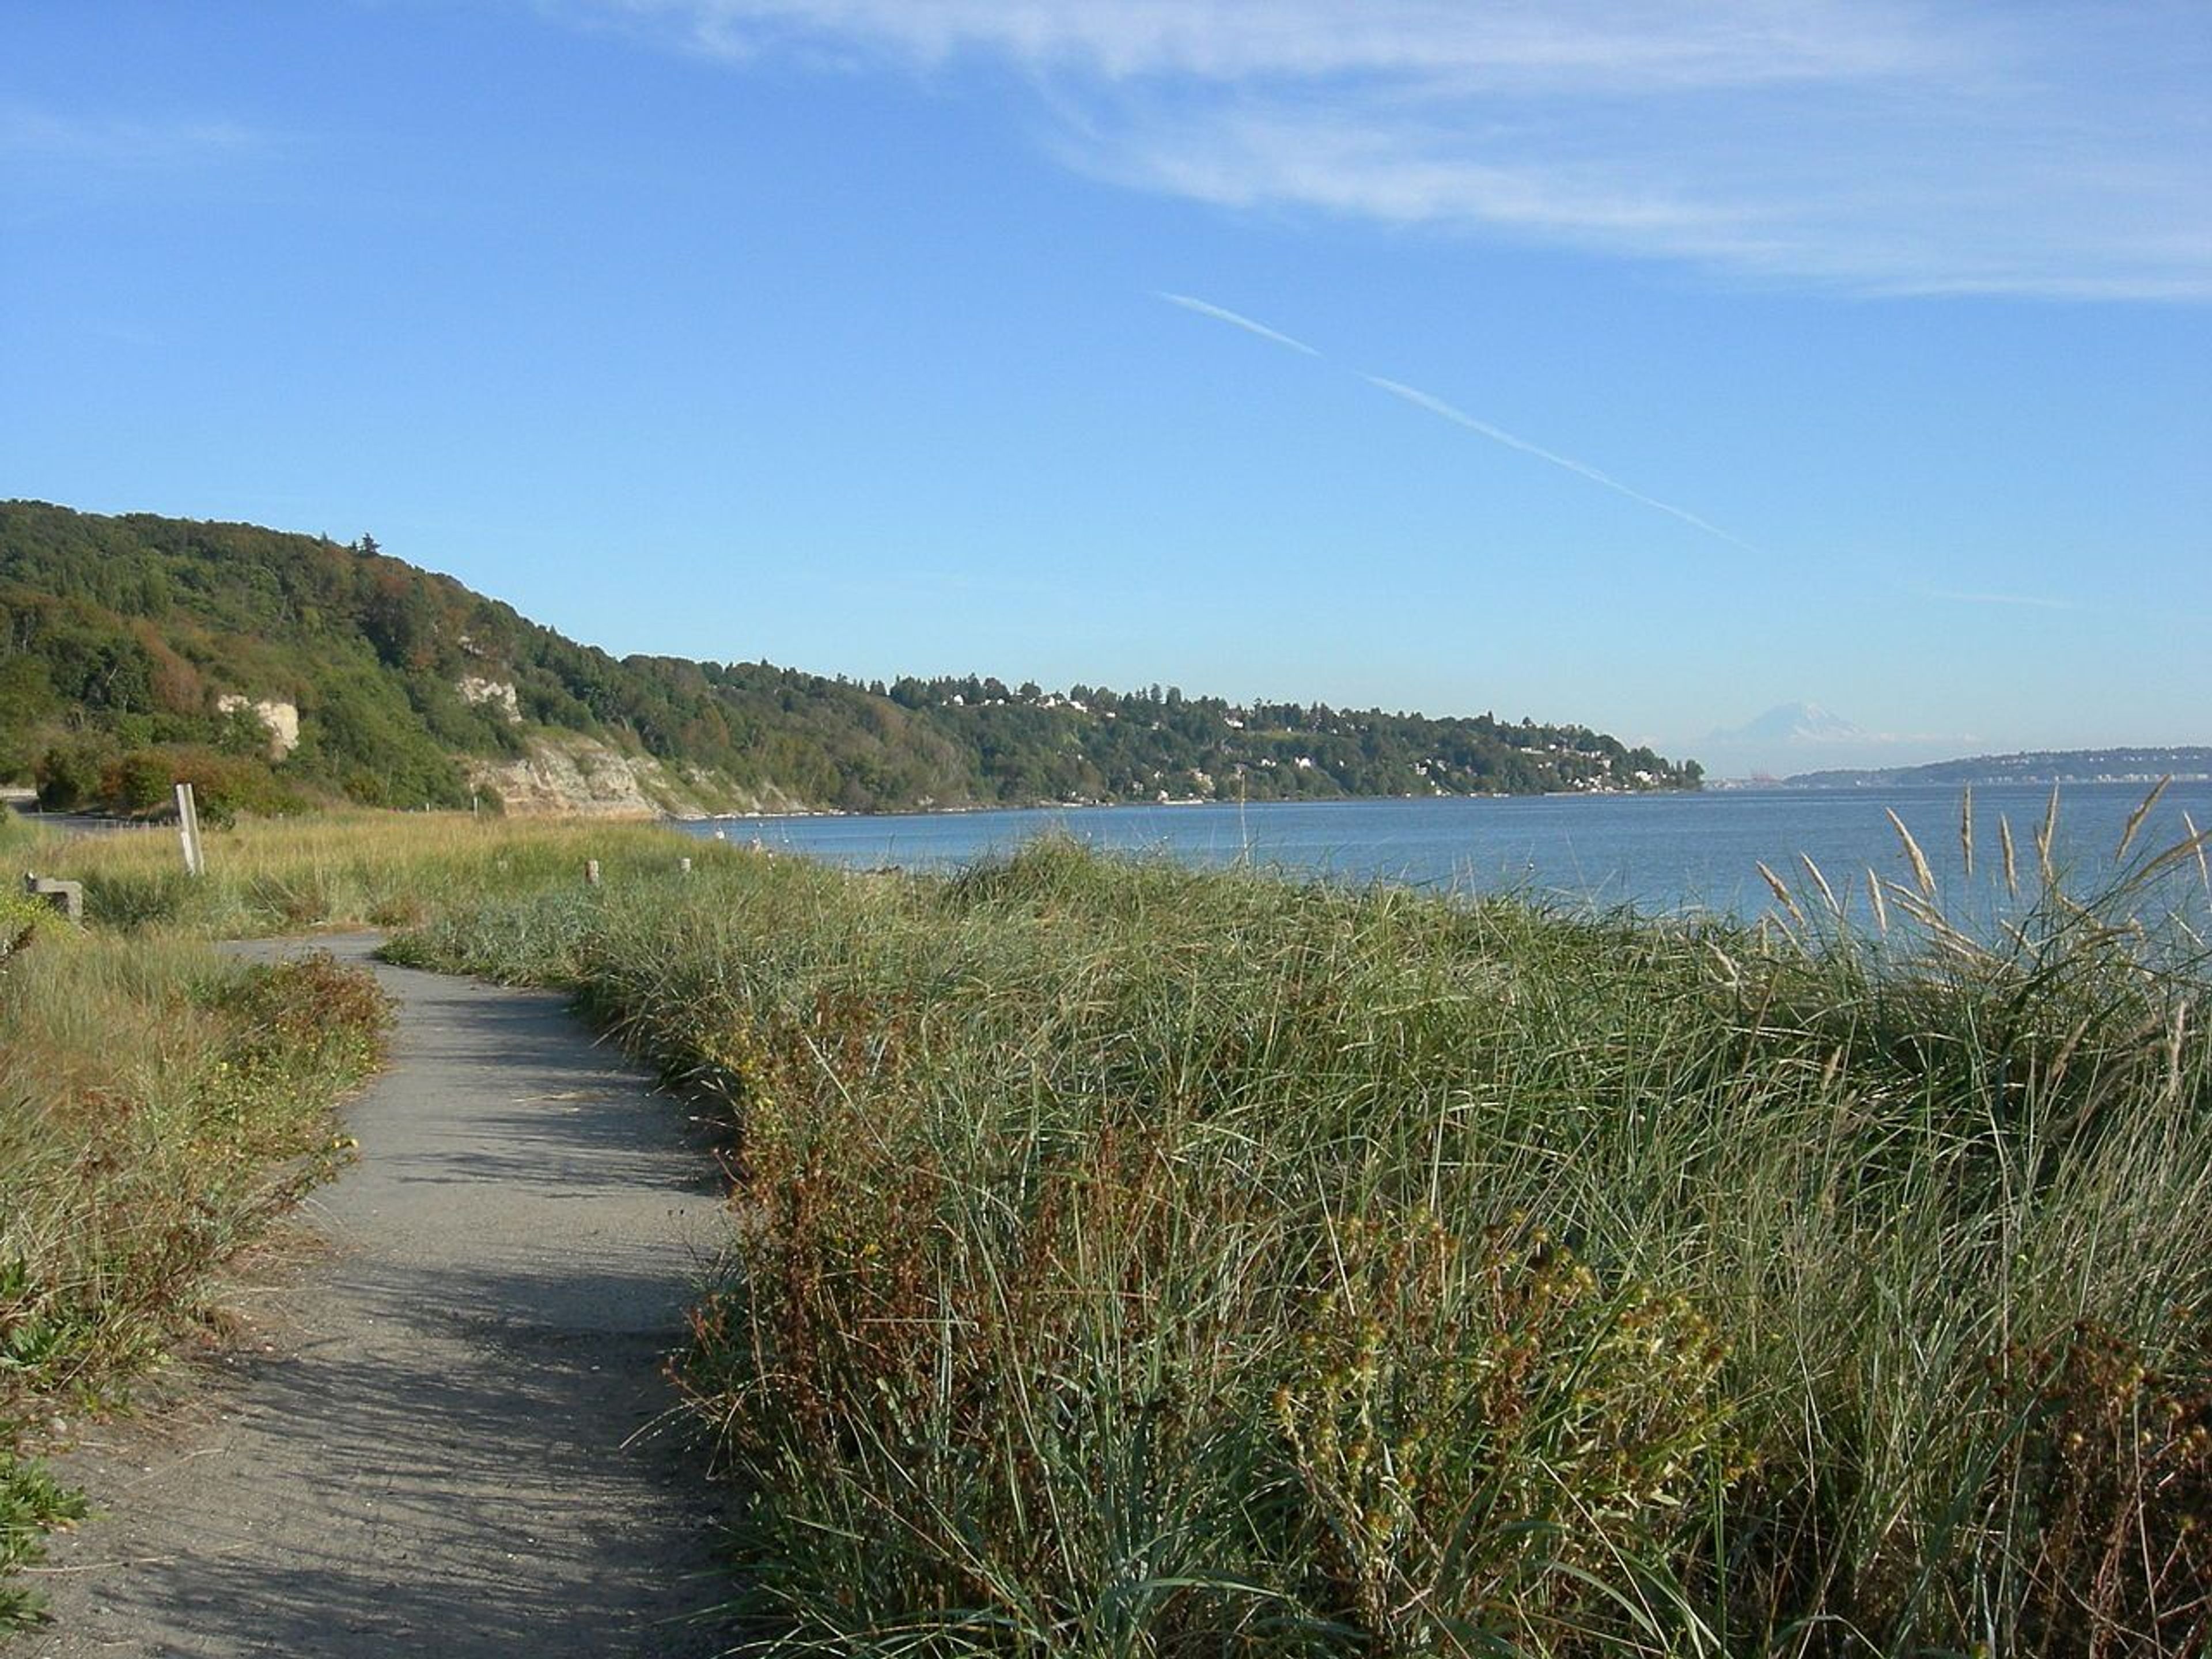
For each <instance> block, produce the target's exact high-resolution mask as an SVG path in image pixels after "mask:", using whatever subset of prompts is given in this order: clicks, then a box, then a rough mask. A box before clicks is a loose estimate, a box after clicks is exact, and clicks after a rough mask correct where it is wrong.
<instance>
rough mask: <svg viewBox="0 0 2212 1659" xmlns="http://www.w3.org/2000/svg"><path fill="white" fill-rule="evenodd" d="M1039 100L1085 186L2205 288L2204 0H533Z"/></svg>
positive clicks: (2013, 285)
mask: <svg viewBox="0 0 2212 1659" xmlns="http://www.w3.org/2000/svg"><path fill="white" fill-rule="evenodd" d="M550 3H555V4H558V5H560V6H562V7H564V8H566V9H568V10H569V11H570V12H571V13H572V14H577V15H589V16H592V17H595V18H599V19H603V20H604V19H607V18H614V19H617V20H620V21H624V22H626V23H629V24H630V25H632V26H635V27H645V28H649V29H653V30H657V31H659V32H661V33H665V34H667V35H669V36H671V38H673V39H676V40H680V41H681V42H683V43H684V45H686V46H689V47H690V48H691V49H694V50H697V51H700V52H708V53H712V54H715V55H720V56H723V57H726V58H732V59H738V60H755V59H758V58H763V57H765V56H768V55H771V54H774V53H775V52H781V51H790V50H794V49H795V50H799V51H803V52H808V53H810V54H811V55H814V56H816V57H820V56H823V55H825V54H826V55H829V56H831V57H834V58H836V59H838V60H840V61H843V62H846V63H857V64H867V63H873V64H879V65H891V66H898V67H907V68H913V69H921V70H940V69H942V68H944V67H945V66H947V65H951V64H965V63H976V64H1000V65H1003V66H1006V67H1009V68H1011V69H1013V70H1017V71H1018V72H1019V73H1021V74H1024V75H1025V76H1029V77H1030V78H1031V79H1032V81H1034V82H1036V83H1038V84H1039V85H1042V86H1046V87H1048V88H1049V91H1050V94H1051V96H1050V100H1049V101H1050V103H1051V104H1052V106H1053V107H1054V109H1055V111H1056V112H1060V114H1061V115H1062V116H1063V118H1064V121H1063V125H1061V127H1060V130H1059V133H1058V137H1057V141H1056V142H1057V143H1058V147H1059V149H1060V152H1061V154H1062V155H1063V156H1064V157H1065V159H1066V161H1068V162H1069V163H1070V164H1071V165H1072V166H1073V167H1078V168H1079V169H1081V170H1083V171H1084V172H1085V173H1090V174H1091V175H1093V176H1097V177H1099V178H1102V179H1109V180H1112V181H1114V182H1116V183H1119V184H1121V185H1127V186H1130V187H1134V188H1139V189H1146V190H1154V191H1165V192H1170V193H1174V194H1176V195H1181V196H1185V197H1195V198H1198V199H1200V200H1204V201H1208V202H1214V203H1218V204H1223V205H1225V206H1230V207H1265V208H1278V209H1279V208H1290V209H1293V210H1315V211H1322V212H1328V213H1331V214H1337V215H1345V216H1359V217H1364V218H1369V219H1374V220H1380V221H1386V222H1394V223H1408V224H1419V225H1425V226H1431V227H1434V228H1438V229H1442V230H1448V231H1454V232H1462V233H1472V234H1484V235H1491V236H1502V237H1509V238H1512V239H1515V240H1524V241H1534V242H1551V243H1564V244H1569V245H1572V246H1582V247H1589V248H1592V249H1595V250H1599V251H1603V252H1615V253H1620V254H1626V255H1629V256H1633V257H1642V258H1663V259H1669V260H1675V261H1681V262H1686V263H1689V264H1695V265H1698V266H1700V267H1703V268H1705V269H1707V270H1712V271H1716V272H1721V273H1727V274H1730V275H1732V276H1739V277H1743V276H1748V277H1752V278H1755V279H1759V280H1763V281H1769V282H1777V283H1816V284H1820V285H1822V286H1826V287H1832V288H1837V289H1844V290H1848V291H1851V292H1857V293H1869V294H1895V293H1913V294H1935V293H1954V292H1955V293H2011V294H2021V295H2043V296H2052V297H2076V298H2105V299H2138V300H2141V299H2156V300H2187V301H2201V300H2204V299H2208V298H2212V124H2208V123H2207V121H2206V120H2205V118H2204V117H2203V114H2202V106H2203V87H2204V85H2205V84H2207V82H2208V80H2212V30H2207V29H2206V28H2205V27H2203V14H2202V11H2201V9H2199V8H2197V6H2195V5H2193V4H2191V3H2188V0H2142V3H2138V4H2133V5H2130V6H2127V7H2112V6H2110V5H2106V4H2100V3H2094V0H2045V3H2035V4H2028V5H2022V6H2016V7H2010V8H1990V9H1966V8H1960V7H1955V6H1941V5H1936V4H1934V3H1929V0H1856V3H1851V0H1715V3H1712V4H1710V5H1703V6H1698V7H1674V6H1662V5H1656V4H1651V3H1644V0H1556V3H1552V4H1535V3H1499V4H1488V5H1476V4H1474V3H1462V0H1364V3H1362V4H1360V5H1358V6H1357V7H1354V6H1350V5H1346V4H1344V3H1342V0H550Z"/></svg>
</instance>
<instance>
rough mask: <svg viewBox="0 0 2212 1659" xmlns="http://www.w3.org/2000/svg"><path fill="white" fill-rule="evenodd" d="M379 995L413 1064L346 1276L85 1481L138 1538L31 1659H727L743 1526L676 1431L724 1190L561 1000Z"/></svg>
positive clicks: (353, 1122)
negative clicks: (429, 1658)
mask: <svg viewBox="0 0 2212 1659" xmlns="http://www.w3.org/2000/svg"><path fill="white" fill-rule="evenodd" d="M316 943H317V944H318V945H323V946H326V947H328V948H331V949H333V950H334V951H337V954H339V955H340V956H341V957H346V958H349V959H361V960H365V959H366V957H367V952H368V949H369V947H370V945H372V944H373V943H374V941H372V940H369V939H336V940H319V941H317V942H316ZM377 972H378V975H379V976H380V978H381V979H382V980H383V981H384V982H385V984H386V987H388V988H389V989H391V990H392V992H393V993H394V994H395V995H396V996H397V997H398V1000H399V1004H400V1008H401V1013H400V1024H399V1029H398V1033H397V1036H396V1038H395V1041H394V1043H393V1048H392V1062H393V1063H392V1068H391V1070H390V1071H389V1072H388V1073H386V1075H385V1076H384V1077H382V1078H381V1079H379V1080H378V1082H377V1083H376V1084H375V1085H374V1087H372V1088H371V1089H370V1090H369V1091H368V1092H367V1093H366V1094H364V1095H362V1097H360V1098H359V1099H358V1100H357V1101H356V1102H355V1103H353V1104H352V1106H351V1107H350V1108H349V1109H348V1111H347V1114H346V1115H347V1120H348V1124H349V1130H350V1132H351V1133H354V1134H355V1135H356V1136H357V1137H358V1138H359V1139H360V1141H361V1159H360V1162H359V1164H356V1166H355V1167H353V1168H352V1169H350V1170H348V1171H347V1172H346V1173H345V1174H344V1175H343V1176H342V1177H341V1178H340V1179H339V1180H337V1182H333V1183H332V1184H331V1185H330V1186H328V1187H326V1188H323V1189H322V1190H321V1191H320V1192H319V1193H318V1194H316V1195H315V1196H314V1197H313V1199H311V1200H310V1216H309V1220H310V1223H311V1225H312V1226H313V1230H314V1231H317V1232H318V1233H319V1234H320V1235H321V1236H322V1237H324V1238H325V1239H326V1240H327V1241H328V1249H327V1251H326V1252H325V1253H324V1254H323V1255H320V1256H319V1258H317V1259H314V1260H312V1261H309V1262H308V1263H307V1266H306V1267H304V1268H303V1269H302V1270H301V1271H298V1272H296V1273H293V1274H291V1275H290V1279H291V1282H289V1284H287V1285H283V1286H282V1287H279V1288H277V1289H275V1290H274V1291H271V1292H270V1294H269V1296H268V1297H266V1298H265V1305H264V1304H262V1303H259V1302H257V1304H255V1305H254V1306H253V1307H252V1309H251V1310H250V1326H251V1328H252V1340H251V1341H250V1343H248V1344H247V1345H246V1352H245V1353H244V1354H242V1355H239V1356H234V1357H233V1358H231V1359H230V1360H229V1361H228V1362H227V1365H226V1369H227V1370H228V1375H227V1376H219V1377H218V1378H217V1380H216V1382H215V1383H212V1384H211V1385H210V1387H209V1388H207V1389H204V1390H202V1391H200V1392H199V1394H198V1395H197V1398H196V1399H195V1401H193V1403H192V1405H191V1407H188V1409H187V1410H186V1412H185V1413H184V1416H183V1418H182V1419H181V1420H180V1421H178V1422H173V1423H172V1424H170V1425H168V1426H167V1428H165V1429H164V1430H162V1431H160V1432H159V1433H158V1435H157V1434H156V1433H155V1432H154V1431H149V1430H148V1429H147V1428H145V1427H143V1426H142V1425H127V1424H126V1425H120V1426H118V1427H115V1428H112V1429H105V1430H96V1431H94V1434H93V1436H92V1437H90V1438H89V1439H88V1443H87V1445H86V1446H85V1447H84V1449H82V1451H80V1452H79V1453H77V1454H76V1455H75V1456H74V1457H73V1458H72V1459H71V1460H70V1462H69V1464H68V1465H67V1466H66V1467H67V1468H69V1470H70V1474H72V1475H73V1476H74V1477H75V1478H76V1479H77V1480H81V1481H82V1482H84V1483H85V1484H87V1485H88V1486H91V1487H92V1488H93V1492H94V1501H95V1502H96V1503H98V1504H102V1505H104V1506H105V1507H106V1509H108V1510H110V1511H111V1514H110V1516H109V1517H108V1518H106V1519H102V1520H96V1521H94V1522H92V1523H91V1524H89V1525H88V1526H87V1527H85V1528H83V1529H82V1531H81V1532H79V1533H77V1534H74V1535H72V1536H68V1537H64V1538H60V1539H58V1540H56V1541H55V1544H54V1547H53V1549H52V1553H51V1556H50V1559H49V1562H48V1564H47V1565H48V1570H47V1571H45V1572H44V1573H42V1574H41V1577H42V1579H43V1581H44V1583H45V1584H46V1588H47V1589H48V1590H49V1592H50V1593H51V1595H52V1599H53V1604H54V1611H55V1613H56V1614H57V1616H58V1622H57V1623H56V1624H55V1625H54V1626H48V1627H46V1629H45V1630H43V1631H40V1632H33V1633H32V1634H31V1635H29V1636H28V1637H27V1638H18V1640H17V1641H16V1642H15V1643H14V1644H5V1650H6V1651H7V1652H8V1653H9V1655H10V1659H13V1656H15V1655H16V1654H18V1653H22V1654H30V1655H37V1656H40V1659H87V1656H93V1655H100V1656H113V1655H148V1656H153V1655H160V1656H164V1659H167V1656H188V1655H189V1656H200V1655H206V1656H217V1655H220V1656H226V1659H230V1656H240V1655H258V1654H286V1655H332V1656H341V1659H348V1656H368V1655H387V1654H408V1653H435V1654H439V1655H443V1656H456V1659H459V1656H477V1655H493V1654H498V1655H523V1656H527V1659H566V1656H584V1655H592V1656H601V1655H607V1656H616V1655H668V1656H687V1659H688V1656H693V1655H703V1654H708V1653H713V1652H714V1651H716V1650H718V1649H719V1648H720V1646H721V1645H723V1644H722V1642H721V1641H720V1640H718V1639H717V1638H716V1637H715V1635H714V1621H713V1620H712V1618H711V1615H710V1614H709V1613H708V1610H709V1609H711V1608H712V1607H713V1606H714V1603H715V1602H716V1601H719V1600H720V1599H721V1598H722V1597H723V1596H725V1595H726V1594H727V1588H728V1579H727V1577H726V1574H725V1572H724V1571H723V1570H722V1568H721V1567H720V1564H719V1563H718V1561H717V1559H716V1558H715V1555H714V1505H713V1499H712V1498H711V1497H710V1495H709V1494H708V1492H707V1491H706V1490H705V1489H704V1488H703V1486H702V1484H701V1483H700V1481H699V1480H698V1479H697V1477H696V1459H693V1458H690V1457H687V1456H685V1455H683V1454H682V1452H681V1449H680V1448H679V1447H678V1445H677V1444H676V1440H677V1432H676V1431H674V1430H673V1429H669V1430H666V1431H662V1432H654V1431H653V1425H654V1424H655V1421H656V1419H659V1418H660V1417H661V1416H662V1414H663V1413H665V1412H666V1411H667V1410H668V1408H669V1407H670V1406H671V1404H672V1403H673V1396H672V1395H671V1391H670V1389H669V1386H668V1384H667V1383H666V1382H665V1380H664V1379H663V1377H662V1376H661V1375H660V1373H659V1361H660V1359H661V1358H662V1356H663V1355H665V1353H667V1352H669V1350H670V1349H671V1348H672V1347H673V1346H675V1345H676V1344H677V1342H678V1340H679V1339H680V1335H681V1330H682V1310H683V1308H684V1304H685V1302H686V1300H687V1296H688V1292H689V1290H690V1285H691V1283H692V1281H693V1279H694V1278H695V1276H696V1273H698V1271H699V1269H700V1267H701V1265H702V1262H703V1261H704V1260H705V1258H706V1257H707V1256H708V1255H709V1254H711V1252H712V1250H713V1249H714V1243H715V1240H716V1237H717V1236H718V1233H719V1231H720V1203H719V1200H718V1198H717V1182H716V1180H715V1177H714V1166H713V1164H712V1162H711V1160H710V1159H709V1158H708V1156H707V1154H706V1153H705V1152H704V1151H703V1150H702V1148H700V1147H698V1146H687V1145H686V1144H685V1138H684V1130H683V1127H682V1120H681V1114H680V1113H679V1112H678V1110H677V1109H675V1108H674V1106H673V1105H672V1104H671V1102H669V1101H668V1100H667V1099H666V1098H665V1097H655V1096H654V1095H653V1091H652V1090H651V1089H650V1087H649V1086H648V1085H646V1084H645V1083H644V1082H643V1081H641V1079H639V1078H638V1077H637V1076H636V1074H635V1073H633V1072H631V1071H629V1069H628V1068H626V1067H625V1066H623V1065H621V1064H620V1063H619V1061H618V1060H617V1057H615V1056H614V1055H612V1054H610V1053H609V1052H608V1051H607V1050H605V1049H604V1048H598V1047H595V1046H594V1045H593V1044H592V1041H591V1039H590V1036H589V1035H588V1034H587V1033H586V1031H585V1030H583V1029H582V1028H581V1027H580V1025H579V1024H577V1023H576V1022H575V1021H574V1019H573V1018H570V1017H569V1016H568V1014H567V1013H566V1012H564V1011H563V1009H562V1003H561V1000H560V999H559V998H557V997H555V996H550V995H546V994H539V993H532V992H519V991H506V990H498V989H494V988H491V987H486V986H482V985H477V984H474V983H471V982H470V981H465V980H457V979H447V978H442V977H440V976H438V975H431V974H422V973H415V972H411V971H409V970H407V969H393V968H384V967H380V968H379V969H377ZM702 1614H706V1615H708V1616H707V1617H705V1618H704V1619H703V1620H702Z"/></svg>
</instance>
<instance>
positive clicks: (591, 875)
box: [584, 859, 599, 887]
mask: <svg viewBox="0 0 2212 1659" xmlns="http://www.w3.org/2000/svg"><path fill="white" fill-rule="evenodd" d="M584 884H585V885H586V887H597V886H598V885H599V860H597V859H586V860H584Z"/></svg>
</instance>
